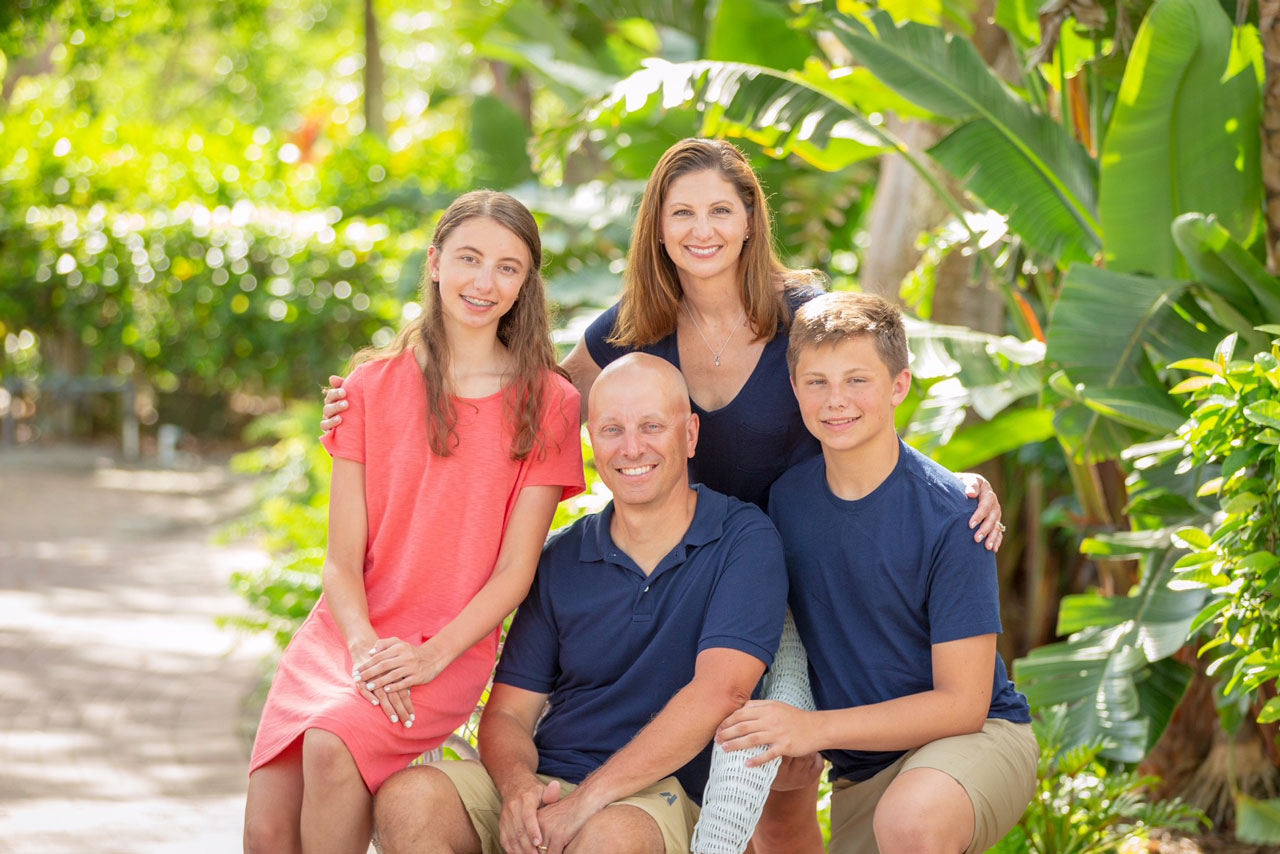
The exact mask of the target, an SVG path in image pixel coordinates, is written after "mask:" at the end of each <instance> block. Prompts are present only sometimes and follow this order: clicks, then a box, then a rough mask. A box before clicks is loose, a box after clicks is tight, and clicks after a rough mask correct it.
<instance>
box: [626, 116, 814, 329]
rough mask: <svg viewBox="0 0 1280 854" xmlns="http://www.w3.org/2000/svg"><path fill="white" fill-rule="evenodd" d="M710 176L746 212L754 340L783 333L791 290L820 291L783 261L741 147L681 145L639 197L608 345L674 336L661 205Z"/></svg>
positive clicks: (746, 286) (809, 273)
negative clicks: (689, 179) (698, 177)
mask: <svg viewBox="0 0 1280 854" xmlns="http://www.w3.org/2000/svg"><path fill="white" fill-rule="evenodd" d="M707 170H711V171H714V172H716V173H717V174H719V175H720V176H721V177H722V178H724V179H725V180H726V181H728V182H729V183H730V184H732V185H733V186H734V189H736V190H737V192H738V198H740V199H741V200H742V204H743V205H744V206H745V207H746V209H747V234H748V235H749V239H748V240H746V241H745V242H744V243H743V244H742V255H741V257H740V258H739V261H738V264H739V268H738V269H739V272H740V277H739V282H740V294H739V296H740V298H741V300H742V307H743V309H744V310H745V311H746V314H747V325H748V326H750V327H751V330H752V332H754V333H755V336H756V338H757V339H760V338H763V339H765V340H766V341H768V340H771V339H772V338H773V336H774V335H776V334H777V332H778V330H779V329H780V328H781V329H784V330H785V329H787V328H788V326H789V324H790V322H791V310H790V308H789V306H788V303H787V300H786V299H785V296H784V293H785V291H786V290H787V289H789V288H799V287H806V286H820V284H821V282H822V280H823V279H822V275H821V274H820V273H818V272H816V271H814V270H792V269H790V268H789V267H786V266H785V265H783V263H782V262H781V261H780V260H778V256H777V254H776V253H775V252H774V250H773V228H772V225H771V223H770V221H769V220H770V217H769V206H768V203H767V201H766V200H765V198H764V191H763V190H762V189H761V187H760V179H759V178H757V177H756V173H755V171H754V170H753V169H752V168H751V164H750V163H748V162H747V158H746V157H745V156H744V155H743V154H742V152H741V151H740V150H739V149H738V147H737V146H735V145H734V144H733V143H731V142H726V141H724V140H722V139H697V138H689V139H682V140H680V141H679V142H677V143H676V144H675V145H673V146H671V147H670V148H668V149H667V150H666V153H665V154H663V155H662V158H661V159H660V160H659V161H658V165H657V166H656V167H654V170H653V175H651V176H650V177H649V183H648V184H647V185H646V186H645V190H644V196H643V197H642V198H641V199H640V209H639V210H638V211H637V212H636V225H635V229H634V230H633V231H632V232H631V248H630V250H629V251H628V254H627V271H626V273H625V274H624V276H623V287H622V304H621V305H620V306H619V307H618V320H617V322H616V323H615V324H614V327H613V334H612V335H611V336H610V337H609V339H608V340H609V343H611V344H614V345H616V346H619V347H633V348H634V347H646V346H648V345H650V344H653V343H655V342H657V341H659V340H661V339H662V338H665V337H666V336H668V335H670V334H671V333H672V332H674V331H675V329H676V321H677V319H678V314H679V311H680V299H681V297H682V296H683V295H684V288H683V287H682V286H681V285H680V276H679V274H678V272H677V270H676V265H675V263H674V262H673V261H672V260H671V257H670V256H669V255H668V254H667V252H666V250H665V249H664V248H663V246H662V207H663V205H664V204H665V203H666V199H667V193H668V192H669V191H670V189H671V182H673V181H674V180H675V179H677V178H679V177H681V176H682V175H689V174H691V173H694V172H704V171H707Z"/></svg>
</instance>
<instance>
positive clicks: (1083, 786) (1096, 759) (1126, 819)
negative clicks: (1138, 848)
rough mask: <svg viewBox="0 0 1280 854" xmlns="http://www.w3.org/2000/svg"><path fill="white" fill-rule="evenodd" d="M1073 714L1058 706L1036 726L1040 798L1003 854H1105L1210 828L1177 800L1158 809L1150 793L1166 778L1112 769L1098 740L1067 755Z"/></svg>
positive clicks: (999, 851)
mask: <svg viewBox="0 0 1280 854" xmlns="http://www.w3.org/2000/svg"><path fill="white" fill-rule="evenodd" d="M1068 725H1069V723H1068V719H1067V711H1066V706H1050V707H1048V708H1045V709H1043V710H1042V711H1041V716H1040V717H1039V718H1037V719H1036V720H1035V721H1034V722H1033V726H1034V728H1035V733H1036V739H1037V740H1038V741H1039V742H1040V762H1039V765H1038V767H1037V768H1036V780H1037V783H1036V793H1035V797H1034V798H1033V799H1032V801H1031V803H1030V805H1028V807H1027V809H1026V812H1024V813H1023V814H1022V818H1021V819H1020V820H1019V821H1018V824H1017V825H1016V826H1015V827H1014V828H1013V830H1011V831H1009V833H1008V834H1007V835H1006V836H1005V837H1004V839H1002V840H1000V842H999V843H998V844H997V845H996V846H995V847H994V848H992V849H991V850H992V851H993V852H996V854H1025V852H1033V854H1102V852H1109V851H1117V850H1119V849H1120V846H1121V844H1122V843H1125V842H1126V841H1129V840H1133V839H1135V838H1136V839H1145V838H1146V836H1147V834H1148V833H1149V832H1150V831H1151V830H1153V829H1155V828H1163V829H1168V830H1185V831H1193V830H1195V829H1197V828H1198V827H1199V826H1201V825H1202V824H1203V825H1207V824H1208V820H1207V819H1206V818H1205V817H1204V813H1202V812H1200V810H1198V809H1196V808H1195V807H1192V806H1190V805H1188V804H1185V803H1183V802H1182V801H1181V800H1179V799H1177V798H1175V799H1173V800H1171V801H1156V802H1151V801H1148V800H1147V799H1146V796H1145V795H1144V794H1143V792H1144V791H1145V790H1147V789H1149V788H1151V787H1152V786H1154V785H1155V784H1156V783H1158V782H1159V778H1157V777H1154V776H1143V775H1140V774H1138V773H1137V772H1136V771H1133V770H1131V769H1129V768H1128V767H1126V766H1124V765H1121V764H1117V763H1111V762H1107V761H1105V760H1103V759H1102V757H1101V754H1102V751H1103V749H1104V748H1105V746H1106V744H1105V742H1104V740H1103V739H1101V738H1094V739H1092V740H1090V741H1087V742H1085V743H1084V744H1080V745H1077V746H1075V747H1071V748H1066V744H1067V729H1068Z"/></svg>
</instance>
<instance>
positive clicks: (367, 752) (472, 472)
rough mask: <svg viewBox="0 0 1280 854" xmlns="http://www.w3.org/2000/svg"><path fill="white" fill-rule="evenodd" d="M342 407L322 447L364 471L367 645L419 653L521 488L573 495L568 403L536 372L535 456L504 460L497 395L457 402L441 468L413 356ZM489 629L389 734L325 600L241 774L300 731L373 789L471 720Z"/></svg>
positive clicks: (570, 395) (480, 563)
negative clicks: (328, 735)
mask: <svg viewBox="0 0 1280 854" xmlns="http://www.w3.org/2000/svg"><path fill="white" fill-rule="evenodd" d="M343 388H345V389H346V390H347V397H348V399H349V400H350V401H351V406H350V408H348V409H347V410H346V411H345V412H344V413H343V416H342V419H343V420H342V424H341V425H339V426H338V428H337V429H336V430H334V431H333V433H331V434H330V435H329V436H326V437H325V439H324V445H325V447H326V448H327V449H328V450H329V452H330V453H331V454H332V455H333V456H335V457H343V458H345V459H349V460H354V461H356V462H359V463H363V464H364V467H365V500H366V502H367V505H368V515H369V530H368V542H367V545H366V547H365V559H364V586H365V592H366V595H367V597H368V601H369V620H370V622H371V623H372V624H373V628H374V630H375V631H376V632H377V634H378V636H379V637H399V638H401V639H403V640H406V641H409V642H411V643H415V644H418V643H422V642H423V641H424V640H426V639H428V638H430V637H432V636H434V635H435V633H436V632H438V631H439V630H440V629H441V628H442V627H443V626H444V625H445V624H446V623H448V622H449V621H450V620H452V619H453V618H454V617H455V616H457V614H458V612H459V611H461V610H462V608H463V606H465V605H466V604H467V603H468V602H469V601H470V600H471V599H472V598H473V597H474V596H475V594H476V593H477V592H478V591H479V590H480V588H481V587H482V586H484V584H485V582H486V581H488V579H489V576H490V575H491V574H492V572H493V567H494V564H495V562H496V561H497V558H498V550H499V547H500V546H501V544H502V538H503V534H504V533H505V531H506V526H507V521H508V519H509V518H510V516H511V510H512V508H513V507H514V505H515V500H516V496H518V495H519V493H520V490H521V489H523V488H524V487H526V486H548V485H554V486H561V487H563V491H562V493H561V498H562V499H564V498H568V497H569V496H571V495H575V494H577V493H578V492H581V491H582V489H583V486H584V484H583V476H582V446H581V442H580V440H579V432H578V392H577V391H576V390H575V389H574V387H573V386H572V385H571V384H570V383H569V382H568V381H567V380H565V379H563V378H562V377H560V376H559V375H558V374H552V373H548V375H547V377H546V385H545V389H546V392H545V394H544V401H545V402H544V406H543V417H542V424H541V428H542V433H541V435H542V436H543V438H544V440H545V450H544V451H543V452H542V453H541V454H539V453H538V452H537V451H536V450H535V451H534V453H532V454H530V455H529V457H528V458H526V459H525V460H523V461H520V460H513V459H512V458H511V451H510V448H511V436H512V433H511V428H510V427H509V425H508V418H507V413H506V410H505V406H504V401H503V395H502V393H501V392H499V393H497V394H494V395H491V396H489V397H483V398H474V399H468V398H455V399H454V406H455V409H456V412H457V419H458V421H457V431H456V432H457V437H458V443H457V445H456V447H455V448H454V449H453V454H452V455H450V456H448V457H440V456H437V455H436V454H434V453H432V451H431V448H430V446H429V445H428V443H427V424H426V411H427V410H426V407H427V400H426V391H425V389H424V388H423V383H422V373H421V372H420V370H419V369H418V364H417V361H416V359H415V358H414V355H413V352H412V351H406V352H404V353H402V354H400V355H399V356H396V357H394V358H391V359H386V360H382V361H376V362H367V363H365V364H363V365H361V366H360V367H358V368H357V369H356V370H355V371H354V372H353V373H352V374H351V376H350V377H348V378H347V380H346V381H345V382H344V383H343ZM497 644H498V630H497V629H496V628H495V629H494V631H493V632H491V633H490V634H489V635H487V636H486V637H485V638H484V639H483V640H481V641H480V642H479V643H477V644H476V645H475V646H473V647H472V648H470V649H469V650H467V651H466V652H464V653H463V654H462V655H461V656H459V657H458V658H457V660H455V661H454V662H453V663H452V664H450V665H449V666H448V667H446V668H445V669H444V671H442V672H441V673H440V675H439V676H437V677H436V678H435V679H434V680H432V681H431V682H429V683H427V684H425V685H415V686H413V688H411V689H410V692H411V694H412V697H413V705H414V712H415V714H416V715H417V717H416V719H415V720H414V724H413V728H412V729H406V728H405V727H404V726H403V725H400V724H392V723H391V722H390V721H388V720H387V717H386V715H385V714H384V713H383V712H382V710H381V709H379V708H377V707H375V706H374V705H372V704H371V703H370V702H369V701H368V700H366V699H364V698H363V697H362V696H360V694H359V693H357V691H356V688H355V685H354V684H353V682H352V679H351V668H352V661H351V656H350V654H349V653H348V652H347V644H346V641H345V640H343V637H342V633H341V632H339V631H338V627H337V624H336V623H335V622H334V620H333V616H332V614H331V613H330V611H329V606H328V603H327V601H326V599H325V597H324V596H321V597H320V601H319V602H318V603H317V604H316V607H315V610H313V611H312V612H311V615H310V616H309V617H307V619H306V621H305V622H304V623H303V624H302V626H301V628H299V629H298V632H297V634H296V635H295V636H294V638H293V642H292V643H290V644H289V648H288V649H287V650H285V653H284V655H283V657H282V658H281V660H280V667H279V670H278V671H277V672H276V677H275V681H274V682H273V683H272V686H271V693H270V694H269V695H268V697H267V703H266V706H265V707H264V708H263V710H262V722H261V724H260V725H259V727H258V735H257V739H256V740H255V742H254V745H253V758H252V760H251V763H250V772H252V771H254V770H257V769H258V768H260V767H261V766H262V765H264V764H266V763H267V762H270V761H271V760H272V759H274V758H275V757H276V756H278V755H279V754H280V752H281V751H283V750H284V749H285V748H286V747H288V746H289V745H291V744H292V743H293V742H294V741H295V740H297V739H298V738H299V737H300V736H301V735H302V734H303V733H304V732H305V731H306V730H308V729H312V728H315V729H323V730H327V731H329V732H332V733H334V734H335V735H337V736H338V737H339V738H341V739H342V741H343V743H344V744H345V745H346V746H347V749H348V750H350V751H351V755H352V756H354V757H355V760H356V764H357V765H358V766H359V768H360V774H361V776H362V777H363V778H364V781H365V784H366V785H367V786H368V787H369V790H370V791H371V792H377V790H378V788H379V787H380V786H381V785H382V783H383V781H384V780H386V778H387V777H389V776H391V775H392V774H393V773H395V772H396V771H398V770H400V769H401V768H404V767H405V766H407V765H408V764H409V763H410V762H411V761H412V760H413V759H414V758H415V757H417V756H418V755H419V754H420V753H422V752H424V751H427V750H432V749H434V748H435V747H437V746H439V745H440V744H441V743H442V742H443V741H444V740H445V738H447V737H448V735H449V733H451V732H453V731H454V730H455V729H457V728H458V727H459V726H460V725H461V724H463V723H464V722H465V721H466V720H467V719H468V718H469V717H470V716H471V713H472V712H473V711H474V710H475V707H476V703H477V702H478V701H479V699H480V694H481V692H482V691H483V690H484V687H485V685H486V684H487V682H488V680H489V675H490V673H491V671H492V669H493V663H494V657H495V654H496V650H497Z"/></svg>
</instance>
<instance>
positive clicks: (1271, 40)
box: [1258, 0, 1280, 274]
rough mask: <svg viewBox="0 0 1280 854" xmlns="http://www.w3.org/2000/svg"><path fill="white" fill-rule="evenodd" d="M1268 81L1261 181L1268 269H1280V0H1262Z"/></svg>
mask: <svg viewBox="0 0 1280 854" xmlns="http://www.w3.org/2000/svg"><path fill="white" fill-rule="evenodd" d="M1258 30H1259V32H1260V33H1261V35H1262V56H1263V60H1264V65H1265V68H1266V84H1265V86H1264V88H1263V94H1262V183H1263V187H1264V189H1265V190H1266V199H1267V208H1266V213H1267V269H1268V270H1269V271H1270V272H1272V273H1273V274H1274V273H1280V0H1259V3H1258Z"/></svg>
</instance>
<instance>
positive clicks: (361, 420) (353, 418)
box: [320, 368, 366, 463]
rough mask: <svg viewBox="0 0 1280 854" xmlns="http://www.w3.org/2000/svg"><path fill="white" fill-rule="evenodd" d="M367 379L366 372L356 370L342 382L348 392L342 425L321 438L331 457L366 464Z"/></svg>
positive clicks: (321, 442)
mask: <svg viewBox="0 0 1280 854" xmlns="http://www.w3.org/2000/svg"><path fill="white" fill-rule="evenodd" d="M365 378H366V372H365V371H363V370H361V369H360V368H356V369H355V370H354V371H352V372H351V374H350V375H349V376H347V378H346V379H344V380H343V381H342V388H343V389H345V390H346V392H347V408H346V409H345V410H343V412H342V423H341V424H339V425H338V426H337V427H334V428H333V429H332V430H330V431H329V432H328V433H327V434H325V435H324V436H322V437H321V438H320V444H322V445H324V449H325V450H326V451H328V452H329V455H330V456H333V457H342V458H343V459H344V460H353V461H354V462H357V463H363V462H364V452H365V447H364V446H365V432H364V425H365V417H364V416H365V394H364V392H365Z"/></svg>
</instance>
